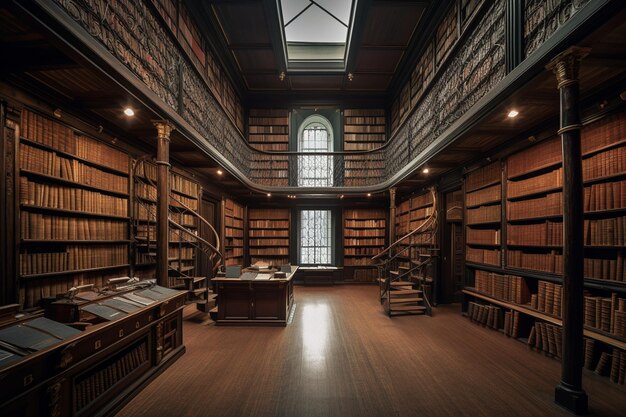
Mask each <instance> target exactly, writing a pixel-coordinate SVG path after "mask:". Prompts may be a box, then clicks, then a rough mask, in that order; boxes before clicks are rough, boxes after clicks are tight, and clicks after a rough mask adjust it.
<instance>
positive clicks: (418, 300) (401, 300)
mask: <svg viewBox="0 0 626 417" xmlns="http://www.w3.org/2000/svg"><path fill="white" fill-rule="evenodd" d="M422 301H424V299H423V298H420V297H403V298H394V297H391V298H390V299H389V303H390V304H401V303H421V302H422Z"/></svg>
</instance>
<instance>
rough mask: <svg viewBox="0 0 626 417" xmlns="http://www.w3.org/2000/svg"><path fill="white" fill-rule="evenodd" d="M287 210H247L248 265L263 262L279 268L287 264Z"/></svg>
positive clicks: (288, 219)
mask: <svg viewBox="0 0 626 417" xmlns="http://www.w3.org/2000/svg"><path fill="white" fill-rule="evenodd" d="M290 222H291V218H290V210H289V209H278V208H277V209H266V208H250V209H248V246H249V248H250V264H254V263H256V262H259V261H260V262H265V263H267V264H269V265H274V266H280V265H286V264H288V263H289V225H290Z"/></svg>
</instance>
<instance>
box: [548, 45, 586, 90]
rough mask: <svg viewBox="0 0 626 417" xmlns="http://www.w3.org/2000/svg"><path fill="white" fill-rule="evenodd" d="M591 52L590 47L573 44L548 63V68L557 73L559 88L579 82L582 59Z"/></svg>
mask: <svg viewBox="0 0 626 417" xmlns="http://www.w3.org/2000/svg"><path fill="white" fill-rule="evenodd" d="M589 52H591V49H590V48H582V47H580V46H571V47H569V48H567V49H566V50H565V51H563V52H561V53H560V54H558V55H557V56H555V57H554V58H553V59H552V60H551V61H550V62H549V63H548V65H546V69H548V70H550V71H552V72H553V73H554V75H556V80H557V82H558V85H557V88H559V89H561V88H563V87H566V86H568V85H571V84H574V83H577V82H578V69H579V68H580V61H581V60H582V59H583V58H585V57H586V56H587V55H589Z"/></svg>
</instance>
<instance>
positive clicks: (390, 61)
mask: <svg viewBox="0 0 626 417" xmlns="http://www.w3.org/2000/svg"><path fill="white" fill-rule="evenodd" d="M403 54H404V50H402V49H367V48H361V50H360V51H359V53H358V56H357V60H356V68H355V69H354V72H385V73H390V74H393V73H394V72H395V71H396V68H397V67H398V63H399V62H400V59H401V58H402V55H403Z"/></svg>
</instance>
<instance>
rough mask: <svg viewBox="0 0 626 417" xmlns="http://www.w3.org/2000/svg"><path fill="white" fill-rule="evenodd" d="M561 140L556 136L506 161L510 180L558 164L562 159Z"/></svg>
mask: <svg viewBox="0 0 626 417" xmlns="http://www.w3.org/2000/svg"><path fill="white" fill-rule="evenodd" d="M562 153H563V151H562V149H561V140H560V138H559V137H557V136H555V137H553V138H550V139H546V140H544V141H543V142H540V143H538V144H536V145H535V146H532V147H530V148H528V149H525V150H523V151H522V152H518V153H516V154H514V155H512V156H510V157H509V158H508V159H507V161H506V167H507V174H508V177H509V178H512V177H516V176H519V175H522V174H525V173H527V172H531V171H534V170H537V169H540V168H543V167H547V166H550V165H554V164H558V163H560V162H561V159H562Z"/></svg>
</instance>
